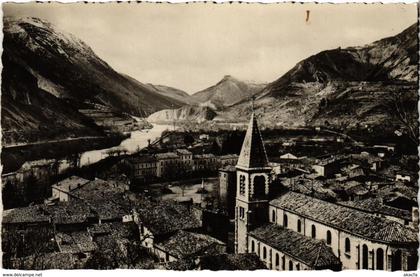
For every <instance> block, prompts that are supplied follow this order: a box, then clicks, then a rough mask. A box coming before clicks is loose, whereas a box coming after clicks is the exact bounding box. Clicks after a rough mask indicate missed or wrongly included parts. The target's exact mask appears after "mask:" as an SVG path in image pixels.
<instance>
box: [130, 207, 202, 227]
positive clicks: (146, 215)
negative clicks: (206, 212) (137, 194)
mask: <svg viewBox="0 0 420 277" xmlns="http://www.w3.org/2000/svg"><path fill="white" fill-rule="evenodd" d="M135 209H136V212H137V213H138V216H139V218H140V221H141V222H142V223H143V224H144V225H145V226H146V227H147V228H148V229H149V230H150V231H151V232H152V233H153V234H154V235H163V234H170V233H173V232H175V231H177V230H187V229H196V228H200V227H201V222H200V220H199V219H198V218H197V217H196V216H195V215H194V214H193V213H192V212H191V210H189V209H188V208H187V207H185V206H184V205H182V204H179V203H176V202H173V201H163V202H159V203H156V202H151V201H148V200H143V201H141V202H140V203H137V207H136V208H135Z"/></svg>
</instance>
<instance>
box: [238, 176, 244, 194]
mask: <svg viewBox="0 0 420 277" xmlns="http://www.w3.org/2000/svg"><path fill="white" fill-rule="evenodd" d="M239 194H241V195H245V176H244V175H241V176H240V177H239Z"/></svg>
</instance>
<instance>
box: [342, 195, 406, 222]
mask: <svg viewBox="0 0 420 277" xmlns="http://www.w3.org/2000/svg"><path fill="white" fill-rule="evenodd" d="M338 204H340V205H343V206H347V207H350V208H354V209H358V210H361V211H365V212H368V213H378V214H384V215H389V216H394V217H398V218H401V219H405V220H411V213H410V212H409V211H406V210H402V209H398V208H394V207H391V206H387V205H384V203H383V201H382V199H380V198H368V199H362V200H355V201H343V202H339V203H338Z"/></svg>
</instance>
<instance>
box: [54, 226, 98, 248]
mask: <svg viewBox="0 0 420 277" xmlns="http://www.w3.org/2000/svg"><path fill="white" fill-rule="evenodd" d="M55 240H56V242H57V244H58V245H59V247H60V251H61V252H63V253H86V252H92V251H94V250H95V249H96V244H95V243H94V242H93V241H92V239H91V236H90V235H89V233H88V232H86V231H82V232H71V233H57V234H56V235H55Z"/></svg>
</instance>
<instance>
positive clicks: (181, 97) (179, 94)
mask: <svg viewBox="0 0 420 277" xmlns="http://www.w3.org/2000/svg"><path fill="white" fill-rule="evenodd" d="M146 86H147V87H148V88H149V89H150V90H151V91H153V92H156V93H158V94H160V95H163V96H166V97H169V98H172V99H175V100H177V101H179V102H182V103H185V104H190V105H191V104H197V101H196V100H195V99H193V98H192V97H191V95H189V94H188V93H186V92H185V91H183V90H180V89H177V88H173V87H168V86H163V85H153V84H146Z"/></svg>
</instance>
